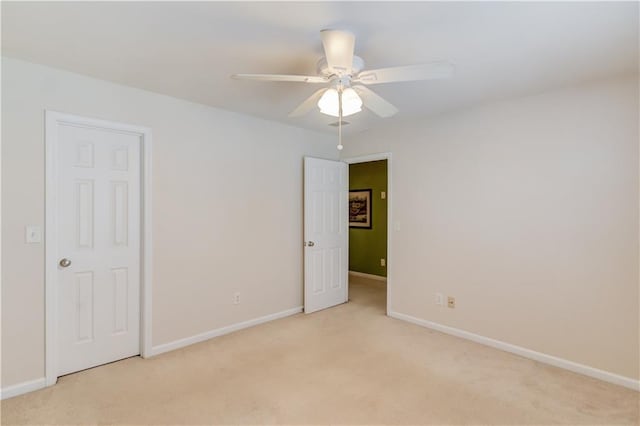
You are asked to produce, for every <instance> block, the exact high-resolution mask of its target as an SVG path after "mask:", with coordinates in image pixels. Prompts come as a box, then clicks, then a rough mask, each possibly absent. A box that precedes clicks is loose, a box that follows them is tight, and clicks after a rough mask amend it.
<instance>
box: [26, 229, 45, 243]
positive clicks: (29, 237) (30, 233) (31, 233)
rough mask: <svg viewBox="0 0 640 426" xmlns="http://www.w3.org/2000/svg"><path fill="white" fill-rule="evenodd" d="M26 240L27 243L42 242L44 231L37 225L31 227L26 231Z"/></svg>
mask: <svg viewBox="0 0 640 426" xmlns="http://www.w3.org/2000/svg"><path fill="white" fill-rule="evenodd" d="M24 239H25V241H26V242H27V243H40V242H42V231H41V230H40V227H39V226H37V225H29V226H27V227H25V229H24Z"/></svg>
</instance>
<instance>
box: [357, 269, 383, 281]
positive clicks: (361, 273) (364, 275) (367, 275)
mask: <svg viewBox="0 0 640 426" xmlns="http://www.w3.org/2000/svg"><path fill="white" fill-rule="evenodd" d="M349 275H353V276H354V277H361V278H369V279H370V280H376V281H384V282H386V281H387V277H383V276H380V275H373V274H365V273H364V272H356V271H349Z"/></svg>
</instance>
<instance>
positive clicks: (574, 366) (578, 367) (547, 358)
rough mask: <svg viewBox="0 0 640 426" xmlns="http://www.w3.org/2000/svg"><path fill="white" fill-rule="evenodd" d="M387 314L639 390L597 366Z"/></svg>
mask: <svg viewBox="0 0 640 426" xmlns="http://www.w3.org/2000/svg"><path fill="white" fill-rule="evenodd" d="M389 316H390V317H392V318H396V319H399V320H403V321H407V322H410V323H412V324H416V325H420V326H422V327H426V328H430V329H432V330H437V331H440V332H442V333H446V334H450V335H452V336H456V337H461V338H463V339H467V340H471V341H473V342H476V343H480V344H482V345H486V346H491V347H493V348H496V349H500V350H503V351H506V352H511V353H513V354H516V355H520V356H522V357H525V358H529V359H532V360H534V361H539V362H542V363H544V364H549V365H553V366H555V367H559V368H564V369H565V370H569V371H573V372H574V373H579V374H584V375H585V376H589V377H593V378H596V379H599V380H603V381H605V382H609V383H613V384H616V385H620V386H624V387H625V388H629V389H633V390H635V391H640V380H636V379H632V378H630V377H625V376H620V375H618V374H615V373H611V372H608V371H604V370H599V369H597V368H593V367H589V366H588V365H584V364H578V363H576V362H573V361H569V360H567V359H564V358H558V357H555V356H553V355H548V354H545V353H542V352H536V351H533V350H531V349H527V348H523V347H521V346H516V345H512V344H511V343H506V342H502V341H500V340H495V339H491V338H489V337H484V336H481V335H479V334H474V333H470V332H468V331H464V330H460V329H459V328H454V327H449V326H446V325H442V324H438V323H436V322H432V321H427V320H423V319H420V318H416V317H412V316H409V315H405V314H401V313H398V312H389Z"/></svg>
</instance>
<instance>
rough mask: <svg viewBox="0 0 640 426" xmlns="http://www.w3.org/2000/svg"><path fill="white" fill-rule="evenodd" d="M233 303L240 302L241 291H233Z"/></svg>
mask: <svg viewBox="0 0 640 426" xmlns="http://www.w3.org/2000/svg"><path fill="white" fill-rule="evenodd" d="M233 304H234V305H239V304H240V293H233Z"/></svg>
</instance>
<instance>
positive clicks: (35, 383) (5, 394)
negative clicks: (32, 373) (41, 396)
mask: <svg viewBox="0 0 640 426" xmlns="http://www.w3.org/2000/svg"><path fill="white" fill-rule="evenodd" d="M46 385H47V384H46V380H45V378H44V377H41V378H39V379H35V380H29V381H28V382H22V383H18V384H17V385H11V386H7V387H6V388H2V390H1V391H0V393H1V394H0V399H7V398H12V397H14V396H18V395H22V394H23V393H27V392H33V391H35V390H38V389H42V388H44V387H46Z"/></svg>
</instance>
